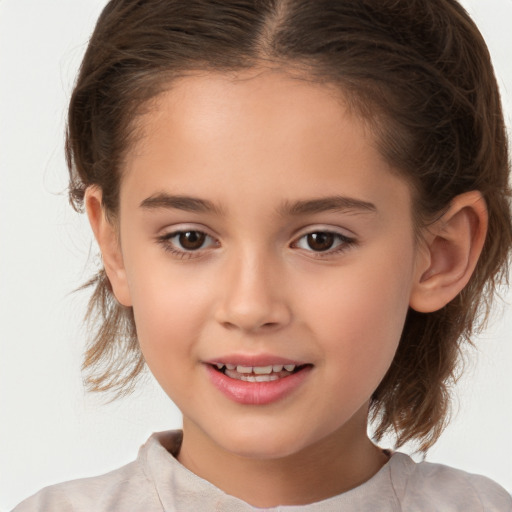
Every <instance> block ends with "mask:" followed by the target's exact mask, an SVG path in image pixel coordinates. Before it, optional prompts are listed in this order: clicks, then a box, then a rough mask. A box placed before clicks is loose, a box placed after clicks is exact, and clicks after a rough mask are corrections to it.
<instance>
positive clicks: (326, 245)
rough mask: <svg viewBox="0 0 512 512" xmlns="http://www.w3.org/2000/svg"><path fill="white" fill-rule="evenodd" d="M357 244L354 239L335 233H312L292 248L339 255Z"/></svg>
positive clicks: (303, 237)
mask: <svg viewBox="0 0 512 512" xmlns="http://www.w3.org/2000/svg"><path fill="white" fill-rule="evenodd" d="M355 244H356V240H355V239H354V238H350V237H348V236H345V235H342V234H341V233H336V232H335V231H311V232H310V233H305V234H304V235H303V236H301V237H300V238H299V239H298V240H296V241H295V242H294V243H293V244H292V247H296V248H298V249H302V250H305V251H308V252H310V253H312V254H314V253H318V255H319V256H320V254H321V253H325V255H330V254H331V255H334V254H338V253H340V252H342V251H344V250H345V249H348V248H349V247H351V246H353V245H355Z"/></svg>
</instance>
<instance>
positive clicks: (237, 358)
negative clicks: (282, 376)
mask: <svg viewBox="0 0 512 512" xmlns="http://www.w3.org/2000/svg"><path fill="white" fill-rule="evenodd" d="M204 362H205V363H206V364H211V365H216V364H234V365H236V366H251V367H255V366H274V365H283V366H284V365H289V364H294V365H295V366H303V365H305V364H308V363H307V362H305V361H300V360H296V359H289V358H286V357H281V356H276V355H271V354H259V355H250V354H228V355H225V356H219V357H215V358H212V359H209V360H208V361H204Z"/></svg>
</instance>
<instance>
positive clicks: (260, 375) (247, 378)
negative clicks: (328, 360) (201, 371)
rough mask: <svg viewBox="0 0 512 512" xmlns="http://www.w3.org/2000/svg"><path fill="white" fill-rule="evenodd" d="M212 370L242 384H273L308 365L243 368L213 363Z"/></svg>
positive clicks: (242, 366) (241, 366)
mask: <svg viewBox="0 0 512 512" xmlns="http://www.w3.org/2000/svg"><path fill="white" fill-rule="evenodd" d="M211 366H212V368H213V369H214V370H215V371H217V372H220V373H222V374H224V375H226V376H227V377H229V378H230V379H236V380H241V381H244V382H273V381H276V380H280V379H284V378H286V377H290V376H291V375H294V374H295V373H297V372H300V371H301V370H303V369H304V368H306V367H307V366H311V365H308V364H273V365H267V366H244V365H235V364H229V363H215V364H212V365H211Z"/></svg>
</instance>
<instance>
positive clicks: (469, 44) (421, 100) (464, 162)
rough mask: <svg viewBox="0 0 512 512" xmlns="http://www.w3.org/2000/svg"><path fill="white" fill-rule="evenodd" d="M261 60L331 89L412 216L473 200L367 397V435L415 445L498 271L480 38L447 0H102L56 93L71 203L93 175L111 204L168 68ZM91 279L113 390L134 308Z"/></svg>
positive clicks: (503, 192) (489, 87) (422, 439)
mask: <svg viewBox="0 0 512 512" xmlns="http://www.w3.org/2000/svg"><path fill="white" fill-rule="evenodd" d="M262 63H263V64H264V63H270V64H271V65H274V66H280V67H282V68H284V69H291V68H293V69H294V70H299V72H302V74H303V76H304V77H308V78H313V79H316V80H319V81H323V82H326V83H330V84H334V85H338V86H339V88H340V90H341V92H342V93H343V95H344V97H345V98H346V99H347V101H348V102H349V104H351V105H352V106H353V108H354V109H355V111H356V112H358V113H359V115H361V116H363V117H364V118H365V119H367V120H368V121H369V124H370V125H371V126H372V128H373V129H374V131H375V133H376V135H377V138H378V141H379V142H378V143H379V149H380V151H381V152H382V154H383V156H384V157H385V158H386V159H387V160H388V161H389V162H390V163H391V164H392V166H393V167H394V168H395V169H397V171H398V172H399V173H400V174H401V175H402V176H404V177H405V178H406V179H408V180H409V181H410V183H411V184H412V187H413V190H414V193H415V212H414V214H415V217H416V221H417V222H418V223H423V224H425V223H426V222H428V219H432V218H433V217H435V215H437V214H439V212H441V211H443V210H444V209H445V208H447V207H448V206H449V204H450V201H451V200H452V199H453V198H454V197H455V196H456V195H458V194H461V193H463V192H467V191H471V190H479V191H480V192H481V193H482V194H483V196H484V198H485V200H486V203H487V208H488V214H489V231H488V235H487V239H486V242H485V246H484V249H483V253H482V255H481V257H480V260H479V262H478V265H477V268H476V270H475V272H474V274H473V276H472V278H471V281H470V283H469V284H468V286H467V287H466V288H465V289H464V290H463V291H462V292H461V293H460V294H459V295H458V296H457V297H456V298H455V299H454V300H453V301H452V302H450V303H449V304H448V305H447V306H446V307H444V308H443V309H441V310H440V311H437V312H434V313H429V314H422V313H418V312H415V311H412V310H411V311H409V314H408V316H407V319H406V323H405V327H404V331H403V334H402V338H401V341H400V345H399V348H398V351H397V354H396V356H395V358H394V361H393V363H392V365H391V367H390V369H389V371H388V373H387V374H386V376H385V377H384V379H383V381H382V382H381V384H380V385H379V387H378V388H377V390H376V391H375V393H374V395H373V397H372V401H371V409H370V410H371V418H372V420H373V421H374V423H376V438H377V439H380V438H381V437H382V435H383V434H384V433H386V432H387V431H392V432H394V434H395V435H396V439H397V442H396V445H397V446H400V445H401V444H403V443H404V442H406V441H409V440H416V441H417V442H418V443H419V448H420V450H422V451H426V450H427V449H428V448H429V447H430V446H431V445H432V444H433V443H434V442H435V441H436V440H437V438H438V437H439V435H440V433H441V432H442V430H443V428H444V426H445V423H446V417H447V412H448V406H449V386H450V384H451V382H452V381H453V379H454V378H455V368H456V367H457V363H458V361H459V356H460V346H461V344H462V343H463V342H465V341H469V338H470V336H471V335H472V334H473V333H474V332H475V330H476V329H477V328H478V327H479V326H482V325H483V323H484V321H483V320H484V319H485V318H486V316H487V313H488V311H489V306H490V303H491V301H492V299H493V296H494V294H495V292H496V286H497V284H498V283H499V282H500V281H502V280H503V281H506V277H507V268H508V255H509V253H510V247H511V244H512V226H511V215H510V203H509V198H510V189H509V184H508V175H509V160H508V152H507V140H506V133H505V128H504V122H503V115H502V111H501V105H500V98H499V94H498V88H497V85H496V80H495V77H494V73H493V69H492V65H491V62H490V57H489V54H488V51H487V48H486V45H485V43H484V41H483V39H482V36H481V35H480V33H479V31H478V29H477V28H476V26H475V25H474V23H473V22H472V21H471V19H470V18H469V16H468V15H467V13H466V12H465V11H464V9H463V8H462V7H461V6H460V5H459V4H458V3H457V2H456V1H455V0H351V1H344V0H314V1H312V0H165V1H162V0H112V1H111V2H109V3H108V5H107V6H106V7H105V9H104V11H103V13H102V14H101V16H100V18H99V20H98V23H97V25H96V29H95V31H94V33H93V35H92V37H91V40H90V43H89V46H88V49H87V51H86V54H85V57H84V59H83V62H82V66H81V69H80V73H79V76H78V80H77V83H76V87H75V90H74V92H73V95H72V98H71V102H70V107H69V120H68V133H67V145H66V150H67V158H68V164H69V169H70V199H71V202H72V204H73V205H74V207H75V208H76V209H78V210H80V209H81V208H82V206H83V198H84V191H85V189H86V188H87V187H88V186H90V185H92V184H94V185H98V186H99V187H101V189H102V191H103V206H104V208H105V210H106V212H107V213H108V214H109V215H111V216H112V217H113V218H114V217H115V215H116V211H117V207H118V191H119V182H120V178H121V168H122V159H123V156H124V155H125V153H126V151H127V148H128V147H129V143H130V142H131V141H132V140H133V137H134V136H135V132H134V126H135V123H134V120H135V118H136V117H137V115H138V114H139V113H140V112H141V108H143V107H144V106H145V105H148V101H149V100H150V99H151V98H154V97H155V96H156V95H157V94H158V93H159V92H160V91H162V90H163V88H165V87H168V85H169V83H170V82H171V81H172V80H173V79H175V78H176V77H178V76H180V75H182V74H183V73H186V72H187V71H189V70H215V71H220V72H224V71H226V72H228V71H236V70H241V69H244V68H250V67H254V66H257V65H261V64H262ZM89 284H90V285H91V286H94V287H95V291H94V293H93V295H92V298H91V301H90V305H89V311H88V317H89V319H90V320H92V322H93V324H92V327H93V332H94V334H93V337H92V339H91V341H90V345H89V347H88V350H87V352H86V355H85V362H84V369H85V370H86V371H87V372H88V374H87V382H88V384H89V387H90V389H92V390H95V391H105V390H112V391H114V392H116V393H118V394H121V393H123V392H124V391H126V390H127V389H129V388H130V387H131V386H132V385H133V382H134V378H135V377H136V376H137V375H138V374H139V373H140V371H141V370H142V368H143V367H144V362H143V358H142V355H141V353H140V350H139V347H138V343H137V336H136V329H135V325H134V321H133V313H132V310H131V309H130V308H125V307H123V306H121V305H119V304H118V303H117V302H116V300H115V298H114V297H113V294H112V289H111V287H110V283H109V281H108V278H107V277H106V275H105V273H104V271H101V272H100V273H99V274H98V275H97V276H96V277H95V278H94V279H92V280H91V282H90V283H89ZM477 320H479V321H478V322H477Z"/></svg>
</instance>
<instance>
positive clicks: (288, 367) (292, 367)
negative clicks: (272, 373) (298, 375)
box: [284, 364, 295, 372]
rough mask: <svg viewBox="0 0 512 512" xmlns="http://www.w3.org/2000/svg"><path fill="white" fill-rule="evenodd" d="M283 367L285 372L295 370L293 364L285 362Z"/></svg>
mask: <svg viewBox="0 0 512 512" xmlns="http://www.w3.org/2000/svg"><path fill="white" fill-rule="evenodd" d="M284 369H285V370H286V371H287V372H293V370H295V365H294V364H285V365H284Z"/></svg>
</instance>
